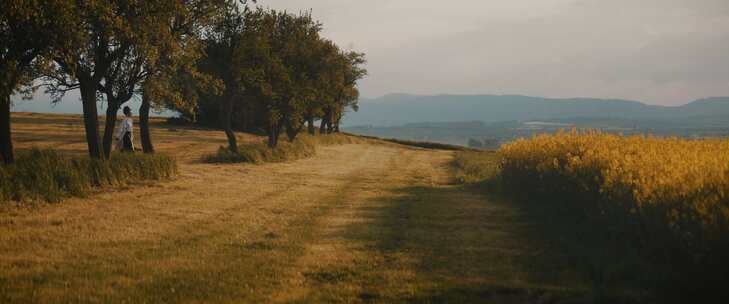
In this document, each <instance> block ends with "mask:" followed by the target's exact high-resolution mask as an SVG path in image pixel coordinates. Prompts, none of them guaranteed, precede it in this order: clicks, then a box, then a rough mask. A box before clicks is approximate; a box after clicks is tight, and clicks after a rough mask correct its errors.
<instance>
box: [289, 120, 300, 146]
mask: <svg viewBox="0 0 729 304" xmlns="http://www.w3.org/2000/svg"><path fill="white" fill-rule="evenodd" d="M303 128H304V124H303V123H302V122H300V121H299V122H297V123H296V125H294V124H292V123H291V122H287V123H286V135H287V136H288V138H289V141H290V142H293V141H294V140H295V139H296V136H298V135H299V132H301V129H303Z"/></svg>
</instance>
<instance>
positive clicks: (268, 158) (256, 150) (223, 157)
mask: <svg viewBox="0 0 729 304" xmlns="http://www.w3.org/2000/svg"><path fill="white" fill-rule="evenodd" d="M355 142H358V140H357V138H354V137H352V136H348V135H343V134H328V135H320V136H311V135H308V134H302V135H299V136H298V137H297V138H296V140H294V141H293V142H288V141H281V142H279V144H278V146H277V147H276V148H273V149H271V148H269V147H268V145H266V144H265V143H256V144H243V145H239V146H238V153H237V154H236V153H233V152H231V151H230V149H228V147H220V148H219V149H218V153H216V154H214V155H208V156H206V157H205V160H206V161H207V162H209V163H264V162H282V161H287V160H296V159H302V158H307V157H311V156H314V155H315V154H316V147H317V146H319V145H324V146H327V145H337V144H348V143H355Z"/></svg>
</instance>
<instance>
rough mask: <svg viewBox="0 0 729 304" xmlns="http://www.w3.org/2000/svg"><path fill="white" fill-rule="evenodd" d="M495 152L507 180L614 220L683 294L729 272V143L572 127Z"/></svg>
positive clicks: (597, 218) (548, 200) (601, 221)
mask: <svg viewBox="0 0 729 304" xmlns="http://www.w3.org/2000/svg"><path fill="white" fill-rule="evenodd" d="M499 155H500V157H501V177H502V179H503V181H504V183H505V185H506V186H507V188H509V189H512V190H515V191H518V192H520V193H527V194H529V195H530V196H531V197H532V198H533V199H537V200H538V201H540V202H543V203H545V204H560V205H561V207H562V206H569V208H573V209H575V210H579V211H580V212H581V213H582V214H584V215H585V216H586V217H589V218H590V219H593V220H594V223H595V224H596V225H606V226H613V227H609V228H610V229H613V228H614V229H613V230H615V231H621V233H622V234H623V237H625V238H626V240H630V241H631V242H635V243H637V244H636V245H638V246H641V247H643V248H646V249H647V252H650V254H651V255H652V258H653V259H654V260H656V261H661V262H665V264H666V265H669V266H667V267H668V269H669V272H671V273H669V274H668V275H667V280H666V281H667V282H671V283H677V282H680V284H681V285H682V286H683V287H684V288H683V291H684V294H690V293H695V294H698V293H704V291H706V290H711V291H712V292H716V291H717V289H716V287H717V286H719V285H722V284H724V283H726V282H727V279H729V260H727V259H726V256H727V254H729V141H727V140H723V139H704V140H686V139H679V138H658V137H651V136H630V137H624V136H620V135H611V134H604V133H600V132H594V131H588V132H577V131H572V132H562V133H557V134H553V135H539V136H536V137H534V138H531V139H522V140H517V141H515V142H513V143H510V144H507V145H504V146H503V147H502V148H501V149H500V150H499ZM698 281H700V283H699V284H691V283H689V282H693V283H696V282H698ZM722 282H723V283H722ZM686 284H690V285H686ZM689 286H690V287H689ZM692 296H695V295H692Z"/></svg>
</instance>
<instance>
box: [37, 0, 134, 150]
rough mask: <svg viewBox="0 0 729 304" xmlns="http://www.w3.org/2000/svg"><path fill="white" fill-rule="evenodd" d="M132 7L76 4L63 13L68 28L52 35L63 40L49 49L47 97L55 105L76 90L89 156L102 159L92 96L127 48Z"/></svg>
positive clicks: (97, 1)
mask: <svg viewBox="0 0 729 304" xmlns="http://www.w3.org/2000/svg"><path fill="white" fill-rule="evenodd" d="M134 5H135V2H134V1H122V0H118V1H106V0H86V1H76V2H75V4H74V6H73V8H72V9H71V10H69V12H68V17H69V23H68V24H69V25H68V26H67V27H64V28H62V29H61V30H58V31H57V32H58V35H61V36H63V37H64V39H61V40H60V41H59V42H58V43H56V44H54V45H53V54H52V58H53V60H54V61H55V63H56V65H55V69H54V70H53V71H51V72H49V73H47V74H46V78H47V80H48V81H47V87H48V89H47V90H48V92H50V93H51V94H52V96H53V97H54V101H56V102H58V101H60V99H61V98H62V97H63V95H64V94H65V93H66V92H68V91H70V90H75V89H79V90H80V92H81V101H82V105H83V113H84V115H83V116H84V117H83V118H84V127H85V130H86V142H87V144H88V149H89V155H90V156H91V157H92V158H97V159H98V158H102V153H103V152H102V150H101V145H100V141H99V122H98V113H97V110H96V103H97V94H98V93H99V89H100V88H102V87H107V88H108V87H112V85H107V84H105V82H104V79H105V77H107V76H108V75H109V72H110V69H113V68H114V66H115V64H117V63H118V61H120V60H124V58H125V54H127V53H128V52H129V51H130V48H131V47H132V44H131V41H132V39H131V37H133V36H134V35H135V33H134V30H133V26H132V25H133V24H132V23H133V22H135V20H136V19H135V18H134V17H135V15H134Z"/></svg>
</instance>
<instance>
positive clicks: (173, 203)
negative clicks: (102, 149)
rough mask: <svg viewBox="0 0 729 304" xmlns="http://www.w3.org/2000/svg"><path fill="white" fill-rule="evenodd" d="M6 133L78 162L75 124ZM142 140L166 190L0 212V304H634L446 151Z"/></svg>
mask: <svg viewBox="0 0 729 304" xmlns="http://www.w3.org/2000/svg"><path fill="white" fill-rule="evenodd" d="M14 127H15V136H16V137H15V138H16V139H17V145H18V146H19V149H20V150H27V149H30V148H31V147H33V146H36V147H51V146H52V147H54V148H56V149H59V150H60V151H62V152H63V153H68V154H83V153H84V146H85V144H84V143H83V130H82V126H81V120H80V118H79V117H72V116H52V115H40V114H32V115H31V114H19V115H15V125H14ZM153 136H154V138H155V141H156V143H157V149H158V150H159V151H162V152H164V153H168V154H170V155H173V156H174V157H176V158H177V159H178V163H179V173H178V176H177V178H176V179H174V180H171V181H166V182H161V183H156V184H147V185H133V186H123V187H118V188H113V189H105V191H103V192H98V193H95V194H93V195H91V196H89V197H87V198H70V199H67V200H65V201H64V202H63V203H61V204H51V205H41V206H36V207H33V208H18V207H14V206H10V205H4V206H0V302H14V303H15V302H18V303H49V302H50V303H62V302H104V303H108V302H132V303H137V302H254V303H263V302H265V303H321V302H328V303H365V302H367V303H370V302H372V303H398V302H407V303H591V302H598V301H607V302H631V300H634V299H640V292H641V291H640V290H637V291H634V290H631V289H630V288H627V287H624V286H622V287H621V286H618V287H615V288H614V289H607V288H605V287H604V286H605V285H604V284H602V285H601V284H595V282H596V281H595V273H593V272H590V271H586V270H585V268H584V267H580V265H579V263H581V260H580V258H579V256H576V255H575V254H574V252H575V251H573V250H572V249H574V248H573V247H574V246H575V244H579V243H570V244H572V245H570V244H565V240H563V239H560V237H559V233H561V231H560V230H559V229H561V228H560V227H562V226H563V225H557V226H555V225H554V223H553V222H550V221H551V220H552V218H551V217H550V215H551V214H550V213H546V212H545V211H544V210H539V209H532V208H525V207H524V206H523V205H521V204H516V203H512V202H510V201H508V200H506V199H503V198H501V197H499V196H498V195H494V194H491V193H490V192H484V191H482V189H474V188H473V187H472V186H469V185H464V183H463V182H464V181H465V179H464V173H463V171H459V170H456V169H454V166H453V164H454V160H456V159H455V158H454V157H455V152H453V151H441V150H432V149H421V148H414V147H407V146H401V145H396V144H392V143H388V144H381V143H378V142H377V141H372V140H368V141H361V142H359V143H354V144H344V145H328V146H320V147H317V153H316V154H315V155H313V156H312V157H309V158H306V159H300V160H296V161H287V162H278V163H263V164H210V163H207V162H206V161H205V160H204V156H205V155H209V154H212V153H215V152H216V151H217V149H218V148H219V147H220V146H221V145H224V144H225V142H226V141H225V137H224V134H223V132H220V131H210V130H197V129H189V128H181V127H172V126H167V125H165V124H163V123H162V122H161V121H155V122H154V124H153ZM261 140H262V138H260V137H256V136H253V135H248V134H239V141H241V142H244V143H258V142H260V141H261ZM489 174H490V173H484V175H482V176H489ZM475 180H476V179H473V181H475ZM570 246H572V247H570ZM598 279H599V278H598ZM628 282H629V281H628ZM618 291H619V292H618ZM636 294H637V295H636Z"/></svg>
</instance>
